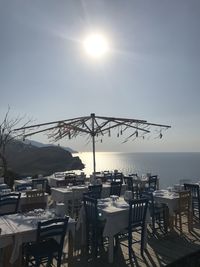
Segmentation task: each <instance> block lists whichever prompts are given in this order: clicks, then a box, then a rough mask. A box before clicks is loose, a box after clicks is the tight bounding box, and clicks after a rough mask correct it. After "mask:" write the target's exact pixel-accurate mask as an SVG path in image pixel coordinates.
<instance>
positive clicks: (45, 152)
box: [6, 141, 84, 176]
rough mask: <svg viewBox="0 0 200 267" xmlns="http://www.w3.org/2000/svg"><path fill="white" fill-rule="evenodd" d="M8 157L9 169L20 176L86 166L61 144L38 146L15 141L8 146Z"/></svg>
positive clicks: (45, 173) (46, 173) (47, 173)
mask: <svg viewBox="0 0 200 267" xmlns="http://www.w3.org/2000/svg"><path fill="white" fill-rule="evenodd" d="M6 157H7V161H8V167H9V169H11V170H12V171H13V172H15V173H17V174H18V175H19V176H33V175H37V174H43V175H49V174H52V173H54V172H58V171H66V170H77V169H83V168H84V165H83V164H82V162H81V160H80V159H79V158H78V157H73V156H72V154H71V153H70V152H69V151H66V150H65V149H63V148H62V147H59V146H44V147H36V146H34V145H32V144H25V143H22V142H20V141H13V142H12V143H10V144H9V145H8V146H7V150H6Z"/></svg>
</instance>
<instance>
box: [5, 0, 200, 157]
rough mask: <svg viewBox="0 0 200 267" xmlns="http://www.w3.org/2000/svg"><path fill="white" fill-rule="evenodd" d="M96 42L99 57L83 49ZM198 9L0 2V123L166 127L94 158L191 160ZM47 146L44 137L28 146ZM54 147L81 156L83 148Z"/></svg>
mask: <svg viewBox="0 0 200 267" xmlns="http://www.w3.org/2000/svg"><path fill="white" fill-rule="evenodd" d="M91 32H93V33H101V34H103V35H104V36H105V37H106V38H107V41H108V43H109V51H108V52H107V54H106V55H105V56H104V57H103V58H101V59H98V60H96V59H94V58H91V57H90V56H89V55H87V54H86V53H85V51H84V49H83V40H84V38H85V37H86V36H87V35H88V34H89V33H91ZM199 84H200V1H199V0H162V1H161V0H151V1H149V0H126V1H124V0H98V1H97V0H59V1H58V0H57V1H56V0H0V119H1V120H2V119H3V117H4V115H5V113H6V111H7V109H8V106H9V107H10V117H11V118H13V117H16V116H24V115H25V116H26V118H28V119H29V118H31V120H32V121H33V123H42V122H48V121H56V120H60V119H68V118H74V117H79V116H88V115H90V114H91V113H95V114H96V115H102V116H111V117H113V116H114V117H124V118H137V119H144V120H147V121H148V122H153V123H161V124H167V125H171V126H172V128H170V129H169V130H167V131H166V132H164V134H163V138H162V139H158V138H150V139H149V140H135V141H133V142H132V141H130V142H128V143H126V144H122V142H123V140H118V139H116V138H114V136H113V137H111V138H108V139H106V140H105V141H103V143H99V142H98V143H97V144H96V150H97V151H122V152H140V151H141V152H143V151H151V152H199V151H200V141H199V136H200V125H199V114H200V105H199V104H200V89H199ZM31 138H32V139H33V140H37V141H42V142H48V141H47V138H46V136H45V135H40V136H34V137H31ZM61 144H62V145H65V146H68V147H71V148H73V149H75V150H78V151H91V145H90V144H88V142H87V139H84V140H83V139H82V138H80V139H79V138H76V139H75V140H68V139H66V140H63V141H62V142H61Z"/></svg>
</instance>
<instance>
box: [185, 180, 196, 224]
mask: <svg viewBox="0 0 200 267" xmlns="http://www.w3.org/2000/svg"><path fill="white" fill-rule="evenodd" d="M184 189H185V190H189V191H190V193H191V197H192V212H193V215H195V216H196V215H197V216H198V219H199V221H200V192H199V185H198V184H189V183H185V184H184Z"/></svg>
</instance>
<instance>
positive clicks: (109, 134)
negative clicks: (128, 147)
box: [108, 129, 111, 137]
mask: <svg viewBox="0 0 200 267" xmlns="http://www.w3.org/2000/svg"><path fill="white" fill-rule="evenodd" d="M108 136H109V137H110V136H111V133H110V129H109V130H108Z"/></svg>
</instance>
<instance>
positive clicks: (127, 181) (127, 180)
mask: <svg viewBox="0 0 200 267" xmlns="http://www.w3.org/2000/svg"><path fill="white" fill-rule="evenodd" d="M124 182H125V184H126V185H127V190H129V191H132V192H133V177H131V176H124Z"/></svg>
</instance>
